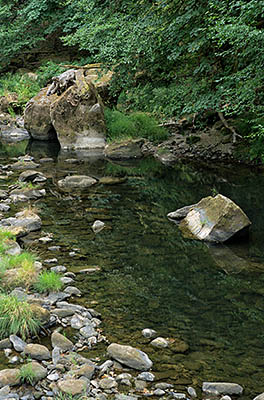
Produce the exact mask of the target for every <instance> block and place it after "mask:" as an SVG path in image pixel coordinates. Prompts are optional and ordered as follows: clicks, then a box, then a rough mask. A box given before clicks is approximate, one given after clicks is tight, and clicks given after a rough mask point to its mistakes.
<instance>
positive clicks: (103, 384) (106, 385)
mask: <svg viewBox="0 0 264 400" xmlns="http://www.w3.org/2000/svg"><path fill="white" fill-rule="evenodd" d="M116 386H117V383H116V381H115V380H114V379H113V378H103V379H101V380H100V381H99V387H100V388H101V389H103V390H105V389H113V388H115V387H116Z"/></svg>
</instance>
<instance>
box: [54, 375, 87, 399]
mask: <svg viewBox="0 0 264 400" xmlns="http://www.w3.org/2000/svg"><path fill="white" fill-rule="evenodd" d="M58 387H59V389H60V390H61V391H62V392H63V393H66V394H69V395H72V396H75V395H77V394H84V393H85V392H86V390H87V388H88V383H87V382H85V381H84V380H82V379H65V380H62V381H59V382H58Z"/></svg>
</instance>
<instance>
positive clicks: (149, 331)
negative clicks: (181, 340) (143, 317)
mask: <svg viewBox="0 0 264 400" xmlns="http://www.w3.org/2000/svg"><path fill="white" fill-rule="evenodd" d="M142 335H143V336H144V337H145V338H148V339H149V338H152V337H154V336H156V335H157V332H156V331H155V330H154V329H148V328H146V329H143V331H142Z"/></svg>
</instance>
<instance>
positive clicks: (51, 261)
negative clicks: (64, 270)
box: [44, 257, 58, 264]
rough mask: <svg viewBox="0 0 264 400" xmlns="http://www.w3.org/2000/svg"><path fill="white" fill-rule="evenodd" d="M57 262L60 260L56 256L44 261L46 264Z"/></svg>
mask: <svg viewBox="0 0 264 400" xmlns="http://www.w3.org/2000/svg"><path fill="white" fill-rule="evenodd" d="M56 262H58V260H57V258H55V257H54V258H50V259H48V260H44V263H46V264H54V263H56Z"/></svg>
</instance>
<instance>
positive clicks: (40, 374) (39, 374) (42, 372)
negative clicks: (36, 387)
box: [27, 361, 48, 383]
mask: <svg viewBox="0 0 264 400" xmlns="http://www.w3.org/2000/svg"><path fill="white" fill-rule="evenodd" d="M27 365H31V367H32V371H33V372H34V383H37V382H38V381H41V380H42V379H45V378H46V376H47V375H48V371H47V369H46V368H45V367H43V365H41V364H39V363H38V362H36V361H32V362H30V363H28V364H27Z"/></svg>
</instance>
